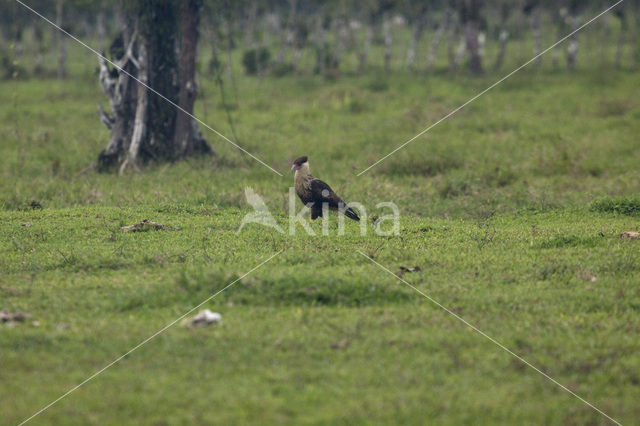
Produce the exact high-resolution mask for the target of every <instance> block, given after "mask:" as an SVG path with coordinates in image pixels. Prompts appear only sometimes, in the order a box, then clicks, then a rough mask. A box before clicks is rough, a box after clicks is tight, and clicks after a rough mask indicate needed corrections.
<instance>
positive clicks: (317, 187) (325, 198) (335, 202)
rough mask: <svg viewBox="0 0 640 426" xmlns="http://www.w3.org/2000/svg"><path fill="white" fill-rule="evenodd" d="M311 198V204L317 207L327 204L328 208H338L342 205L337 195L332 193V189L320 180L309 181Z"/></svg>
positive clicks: (342, 202)
mask: <svg viewBox="0 0 640 426" xmlns="http://www.w3.org/2000/svg"><path fill="white" fill-rule="evenodd" d="M311 197H312V198H313V202H314V203H316V204H317V205H322V203H328V204H329V207H334V208H339V207H340V204H343V205H344V201H342V199H341V198H340V197H338V194H336V193H335V192H333V189H331V187H330V186H329V185H327V184H326V183H324V182H323V181H321V180H320V179H314V180H312V181H311Z"/></svg>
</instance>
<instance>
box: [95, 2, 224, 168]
mask: <svg viewBox="0 0 640 426" xmlns="http://www.w3.org/2000/svg"><path fill="white" fill-rule="evenodd" d="M180 4H181V2H180V1H178V0H153V1H148V2H145V3H144V5H142V4H141V7H140V8H139V9H138V10H137V12H138V13H137V18H136V17H135V13H131V12H129V13H127V16H126V17H123V16H121V19H120V22H121V23H122V25H123V26H122V29H121V34H120V36H119V37H118V38H117V39H116V40H115V41H114V43H113V44H112V46H111V48H110V51H111V56H112V60H113V62H114V63H115V64H116V65H117V66H116V67H114V68H113V69H109V67H108V65H107V62H106V61H105V60H104V59H102V58H99V61H100V82H101V85H102V88H103V91H104V93H105V94H106V95H107V97H108V98H109V104H110V106H111V112H110V113H107V112H105V111H104V109H103V108H102V107H100V118H101V120H102V122H103V123H104V124H105V125H106V126H107V128H109V129H110V130H111V138H110V141H109V144H108V145H107V147H106V148H105V149H104V150H103V151H102V152H101V153H100V155H99V156H98V162H97V167H98V169H99V170H101V171H105V170H108V169H112V168H113V167H116V166H119V169H120V172H124V171H125V170H126V169H127V168H128V167H132V168H136V169H137V168H138V165H139V164H140V162H143V161H149V160H156V161H172V160H176V159H178V158H182V157H185V156H187V155H191V154H195V153H207V152H211V149H210V147H209V145H208V144H207V143H206V141H205V140H204V138H203V137H202V134H201V133H200V130H199V129H198V127H197V125H196V122H195V120H194V119H193V118H192V117H191V116H189V114H191V113H192V111H193V104H194V101H195V97H196V90H195V88H196V85H195V81H194V78H195V59H196V46H197V40H198V32H197V24H198V14H199V11H200V7H201V4H202V3H201V0H186V1H185V2H184V3H183V7H180ZM180 12H182V13H180ZM178 20H180V22H181V25H182V40H181V43H180V48H179V49H178V37H177V35H178ZM134 77H135V78H134ZM146 86H148V87H151V88H152V89H153V91H151V90H149V89H148V88H147V87H146ZM154 92H157V93H154ZM158 93H160V94H161V95H162V96H160V95H158ZM172 103H173V104H172ZM180 108H182V109H183V110H184V111H186V113H185V112H182V111H180ZM187 113H189V114H187Z"/></svg>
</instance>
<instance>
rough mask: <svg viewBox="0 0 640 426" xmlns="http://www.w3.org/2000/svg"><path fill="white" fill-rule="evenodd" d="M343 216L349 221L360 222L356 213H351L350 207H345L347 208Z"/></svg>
mask: <svg viewBox="0 0 640 426" xmlns="http://www.w3.org/2000/svg"><path fill="white" fill-rule="evenodd" d="M344 215H345V216H346V217H348V218H349V219H353V220H357V221H359V220H360V218H359V217H358V215H357V214H356V212H355V211H353V209H352V208H351V207H347V208H346V209H345V210H344Z"/></svg>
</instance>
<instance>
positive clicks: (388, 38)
mask: <svg viewBox="0 0 640 426" xmlns="http://www.w3.org/2000/svg"><path fill="white" fill-rule="evenodd" d="M382 34H383V37H384V70H385V71H389V70H390V69H391V51H392V49H393V36H392V34H391V18H390V17H389V16H388V14H385V17H384V21H383V22H382Z"/></svg>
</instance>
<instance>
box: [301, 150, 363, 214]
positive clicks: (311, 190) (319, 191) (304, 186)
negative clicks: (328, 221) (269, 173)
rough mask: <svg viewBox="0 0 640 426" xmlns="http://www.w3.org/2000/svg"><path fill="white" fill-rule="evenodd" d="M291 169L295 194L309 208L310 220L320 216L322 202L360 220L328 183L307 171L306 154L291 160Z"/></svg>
mask: <svg viewBox="0 0 640 426" xmlns="http://www.w3.org/2000/svg"><path fill="white" fill-rule="evenodd" d="M291 171H292V172H295V175H294V177H293V183H294V185H293V186H294V187H295V190H296V194H297V195H298V197H300V200H301V201H302V202H303V203H304V204H305V205H306V206H307V207H309V208H311V220H315V219H317V218H318V217H322V204H323V203H327V205H328V207H329V208H330V209H332V210H338V211H339V212H340V213H342V214H344V215H345V216H346V217H348V218H349V219H353V220H356V221H359V220H360V218H359V217H358V215H357V214H356V212H355V211H353V209H352V208H351V207H349V206H347V204H346V203H345V202H344V201H342V198H340V197H338V194H336V193H335V192H333V189H331V187H330V186H329V185H327V184H326V183H324V182H323V181H321V180H320V179H317V178H315V177H313V176H312V175H311V173H310V172H309V159H308V157H307V156H306V155H305V156H303V157H299V158H297V159H296V160H295V161H294V162H293V166H292V167H291Z"/></svg>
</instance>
